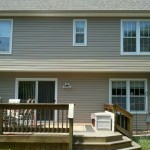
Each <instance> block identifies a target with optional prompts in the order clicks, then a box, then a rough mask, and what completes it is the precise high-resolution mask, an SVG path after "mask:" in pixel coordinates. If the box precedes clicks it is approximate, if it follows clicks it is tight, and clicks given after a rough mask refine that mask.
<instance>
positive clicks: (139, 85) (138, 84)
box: [130, 81, 144, 96]
mask: <svg viewBox="0 0 150 150" xmlns="http://www.w3.org/2000/svg"><path fill="white" fill-rule="evenodd" d="M130 95H131V96H133V95H136V96H138V95H144V81H131V82H130Z"/></svg>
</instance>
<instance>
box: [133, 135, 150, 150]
mask: <svg viewBox="0 0 150 150" xmlns="http://www.w3.org/2000/svg"><path fill="white" fill-rule="evenodd" d="M133 141H135V142H136V143H138V144H140V145H141V146H142V150H150V136H136V137H133Z"/></svg>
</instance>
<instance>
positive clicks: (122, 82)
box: [109, 79, 147, 113]
mask: <svg viewBox="0 0 150 150" xmlns="http://www.w3.org/2000/svg"><path fill="white" fill-rule="evenodd" d="M109 85H110V87H109V88H110V97H109V98H110V103H113V104H118V105H120V106H121V107H123V108H124V109H126V110H127V111H130V112H133V113H135V112H138V113H145V112H146V111H147V95H146V91H147V81H146V80H145V79H135V80H134V79H110V84H109Z"/></svg>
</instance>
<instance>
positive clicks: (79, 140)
mask: <svg viewBox="0 0 150 150" xmlns="http://www.w3.org/2000/svg"><path fill="white" fill-rule="evenodd" d="M120 140H122V135H121V134H118V135H111V136H101V137H99V136H95V135H91V136H89V135H86V136H80V135H75V136H74V143H83V142H84V143H85V142H93V141H94V142H98V143H99V142H113V141H120Z"/></svg>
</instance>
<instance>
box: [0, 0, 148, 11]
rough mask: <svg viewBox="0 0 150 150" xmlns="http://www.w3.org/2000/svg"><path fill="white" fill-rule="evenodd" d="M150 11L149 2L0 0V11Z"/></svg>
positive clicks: (146, 0) (119, 0) (140, 0)
mask: <svg viewBox="0 0 150 150" xmlns="http://www.w3.org/2000/svg"><path fill="white" fill-rule="evenodd" d="M7 10H11V11H16V10H20V11H25V10H27V11H37V10H38V11H39V10H41V11H42V10H43V11H47V10H49V11H68V10H74V11H75V10H82V11H89V10H90V11H112V10H114V11H117V10H118V11H125V10H140V11H148V10H150V0H0V11H7Z"/></svg>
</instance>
